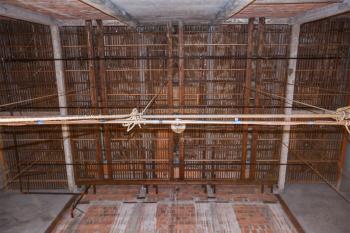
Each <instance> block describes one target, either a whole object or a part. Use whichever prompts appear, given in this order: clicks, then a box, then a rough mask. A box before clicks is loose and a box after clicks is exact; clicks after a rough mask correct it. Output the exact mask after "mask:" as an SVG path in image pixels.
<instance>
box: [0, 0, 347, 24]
mask: <svg viewBox="0 0 350 233" xmlns="http://www.w3.org/2000/svg"><path fill="white" fill-rule="evenodd" d="M343 1H348V0H59V1H57V0H31V1H29V0H0V10H1V4H7V5H9V6H14V7H18V8H19V9H24V10H28V11H30V12H33V13H38V14H41V15H43V16H48V17H50V18H52V19H54V20H59V21H69V20H86V19H102V20H112V19H114V20H115V19H118V20H119V21H120V22H124V23H126V24H128V25H132V26H135V25H137V24H147V23H157V24H163V23H166V22H169V21H174V22H177V21H184V22H185V23H209V22H210V23H213V22H225V21H226V20H228V19H231V21H232V19H236V18H239V19H241V18H249V17H266V18H268V19H276V18H285V19H286V18H291V17H295V16H297V15H300V14H303V13H306V12H308V11H312V10H317V9H322V8H324V7H327V6H331V5H334V4H341V2H343ZM0 13H1V11H0ZM3 15H4V14H3ZM5 16H6V15H5ZM231 21H230V22H231Z"/></svg>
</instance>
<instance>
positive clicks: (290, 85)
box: [278, 24, 300, 192]
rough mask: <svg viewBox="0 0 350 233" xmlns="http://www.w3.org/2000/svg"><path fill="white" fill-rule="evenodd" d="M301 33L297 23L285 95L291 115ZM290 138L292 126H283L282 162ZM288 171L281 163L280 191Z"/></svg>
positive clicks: (290, 49) (294, 28)
mask: <svg viewBox="0 0 350 233" xmlns="http://www.w3.org/2000/svg"><path fill="white" fill-rule="evenodd" d="M299 33H300V25H299V24H295V25H293V26H292V35H291V41H290V48H289V57H290V59H289V61H288V78H287V84H286V85H287V87H286V94H285V97H286V99H287V100H288V101H286V102H285V103H284V114H286V115H291V114H292V107H293V100H294V83H295V75H296V68H297V59H296V57H297V56H298V46H299ZM289 120H290V117H287V118H285V121H289ZM289 138H290V126H289V125H286V126H283V135H282V148H281V157H280V164H286V163H287V162H288V147H289ZM286 173H287V165H280V169H279V173H278V191H279V192H283V190H284V185H285V182H286Z"/></svg>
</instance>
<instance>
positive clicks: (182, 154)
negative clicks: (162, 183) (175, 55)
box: [178, 21, 185, 180]
mask: <svg viewBox="0 0 350 233" xmlns="http://www.w3.org/2000/svg"><path fill="white" fill-rule="evenodd" d="M178 26H179V38H178V44H179V99H180V107H181V113H184V111H185V109H184V106H185V84H184V81H185V59H184V58H185V47H184V25H183V22H182V21H180V22H179V25H178ZM184 147H185V141H184V134H183V133H181V134H180V136H179V156H180V158H179V160H180V164H179V166H180V167H179V173H180V174H179V176H180V180H183V179H184V177H185V168H184V167H185V162H184V159H185V148H184Z"/></svg>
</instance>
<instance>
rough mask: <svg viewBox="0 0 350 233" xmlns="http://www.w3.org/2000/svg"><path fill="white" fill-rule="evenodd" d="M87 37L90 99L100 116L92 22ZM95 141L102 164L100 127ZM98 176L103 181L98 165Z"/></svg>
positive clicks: (88, 26) (87, 27) (89, 23)
mask: <svg viewBox="0 0 350 233" xmlns="http://www.w3.org/2000/svg"><path fill="white" fill-rule="evenodd" d="M85 30H86V37H87V52H88V58H89V60H88V67H89V84H90V97H91V107H92V108H93V109H92V112H93V114H98V113H99V110H98V101H97V82H96V73H95V63H94V60H93V58H94V43H93V27H92V21H91V20H87V21H86V29H85ZM94 134H95V140H96V162H97V163H99V164H102V162H103V159H102V154H101V153H102V145H101V135H100V127H99V126H96V127H95V133H94ZM98 174H99V175H98V176H99V178H100V179H103V177H104V175H103V166H102V165H98Z"/></svg>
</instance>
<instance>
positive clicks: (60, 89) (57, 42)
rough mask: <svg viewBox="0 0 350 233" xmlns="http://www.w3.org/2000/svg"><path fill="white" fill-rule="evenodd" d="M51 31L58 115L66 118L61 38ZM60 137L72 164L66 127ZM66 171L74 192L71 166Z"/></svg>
mask: <svg viewBox="0 0 350 233" xmlns="http://www.w3.org/2000/svg"><path fill="white" fill-rule="evenodd" d="M50 29H51V39H52V47H53V55H54V59H55V73H56V84H57V93H58V105H59V107H60V115H61V116H67V115H68V110H67V98H66V86H65V80H64V67H63V62H62V57H63V56H62V48H61V37H60V31H59V28H58V26H56V25H52V26H50ZM62 137H63V147H64V155H65V162H66V164H72V163H73V154H72V145H71V140H70V132H69V126H68V125H62ZM66 170H67V181H68V188H69V190H70V191H71V192H75V191H76V190H77V187H76V185H75V179H74V168H73V165H66Z"/></svg>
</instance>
